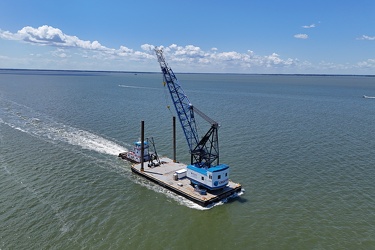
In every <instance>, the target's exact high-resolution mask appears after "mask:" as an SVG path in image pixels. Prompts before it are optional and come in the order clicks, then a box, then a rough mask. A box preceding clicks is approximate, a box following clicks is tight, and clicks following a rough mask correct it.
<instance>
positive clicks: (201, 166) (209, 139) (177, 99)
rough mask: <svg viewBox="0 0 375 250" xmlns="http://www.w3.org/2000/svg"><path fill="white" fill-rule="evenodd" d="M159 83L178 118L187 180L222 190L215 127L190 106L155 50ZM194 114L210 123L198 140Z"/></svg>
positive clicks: (223, 170)
mask: <svg viewBox="0 0 375 250" xmlns="http://www.w3.org/2000/svg"><path fill="white" fill-rule="evenodd" d="M155 53H156V56H157V58H158V62H159V64H160V68H161V72H162V74H163V79H164V82H163V84H164V85H166V86H167V87H168V90H169V93H170V96H171V98H172V102H173V105H174V107H175V109H176V113H177V116H178V119H179V121H180V123H181V126H182V130H183V132H184V134H185V138H186V140H187V143H188V146H189V151H190V155H191V163H190V165H188V166H187V174H186V176H187V178H188V179H189V180H190V181H191V183H192V184H193V185H196V186H198V187H204V188H207V189H209V190H216V189H220V188H223V187H225V186H226V185H227V184H228V182H229V166H228V165H226V164H219V141H218V129H219V124H218V123H217V122H216V121H214V120H213V119H211V118H210V117H208V116H207V115H206V114H204V113H203V112H202V111H200V110H199V109H197V108H196V107H195V106H193V105H192V104H191V103H190V101H189V99H188V97H187V96H186V95H185V93H184V91H183V89H182V87H181V85H180V84H179V82H178V80H177V77H176V75H175V74H174V73H173V71H172V69H171V68H170V67H168V64H167V63H166V61H165V58H164V56H163V51H162V50H161V49H155ZM195 115H199V116H200V117H202V118H203V119H204V120H205V121H207V122H208V123H210V125H211V127H210V129H209V130H208V132H207V133H206V134H205V135H204V136H203V137H202V138H200V137H199V135H198V130H197V124H196V121H195Z"/></svg>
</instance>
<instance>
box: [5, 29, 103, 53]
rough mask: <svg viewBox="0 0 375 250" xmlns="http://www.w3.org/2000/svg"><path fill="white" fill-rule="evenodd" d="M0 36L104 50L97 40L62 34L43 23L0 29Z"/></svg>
mask: <svg viewBox="0 0 375 250" xmlns="http://www.w3.org/2000/svg"><path fill="white" fill-rule="evenodd" d="M0 37H1V38H3V39H8V40H21V41H25V42H28V43H33V44H38V45H49V46H58V47H78V48H83V49H92V50H106V49H107V48H106V47H104V46H102V45H101V44H100V43H99V42H98V41H93V42H90V41H84V40H81V39H79V38H78V37H76V36H69V35H66V34H64V33H63V32H62V31H61V30H60V29H57V28H54V27H51V26H48V25H43V26H40V27H38V28H33V27H30V26H26V27H24V28H22V29H21V30H19V31H17V33H11V32H9V31H0Z"/></svg>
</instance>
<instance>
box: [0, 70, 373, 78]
mask: <svg viewBox="0 0 375 250" xmlns="http://www.w3.org/2000/svg"><path fill="white" fill-rule="evenodd" d="M4 71H11V72H16V71H26V72H32V71H34V72H35V71H36V72H51V73H52V72H66V73H69V72H71V73H122V74H123V73H125V74H161V73H160V72H157V71H155V72H147V71H117V70H74V69H13V68H9V69H7V68H0V74H9V73H10V72H9V73H6V72H4ZM176 73H177V74H196V75H199V74H211V75H254V76H262V75H264V76H335V77H337V76H338V77H340V76H342V77H345V76H356V77H375V74H374V75H356V74H291V73H290V74H287V73H286V74H280V73H278V74H276V73H275V74H271V73H270V74H266V73H194V72H176Z"/></svg>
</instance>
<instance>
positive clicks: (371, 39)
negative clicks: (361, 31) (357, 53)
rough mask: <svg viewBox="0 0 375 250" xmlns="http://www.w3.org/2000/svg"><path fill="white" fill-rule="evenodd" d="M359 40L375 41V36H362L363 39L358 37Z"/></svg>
mask: <svg viewBox="0 0 375 250" xmlns="http://www.w3.org/2000/svg"><path fill="white" fill-rule="evenodd" d="M357 40H368V41H375V36H366V35H362V36H361V37H358V38H357Z"/></svg>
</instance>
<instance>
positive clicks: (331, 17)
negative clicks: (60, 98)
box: [0, 0, 375, 74]
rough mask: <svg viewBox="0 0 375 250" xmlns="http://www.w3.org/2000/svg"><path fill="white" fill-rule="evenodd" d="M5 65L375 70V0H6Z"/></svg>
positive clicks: (1, 49)
mask: <svg viewBox="0 0 375 250" xmlns="http://www.w3.org/2000/svg"><path fill="white" fill-rule="evenodd" d="M0 10H1V14H0V68H26V69H73V70H115V71H151V72H158V71H159V65H158V63H157V61H156V58H155V55H154V53H153V48H154V47H155V46H158V47H163V48H164V51H165V52H164V54H165V57H166V60H167V62H168V63H169V65H170V66H171V67H172V68H173V69H174V71H175V72H220V73H270V74H274V73H291V74H294V73H309V74H310V73H312V74H374V72H375V14H374V13H375V1H373V0H341V1H339V0H315V1H301V0H298V1H297V0H284V1H282V0H279V1H276V0H274V1H271V0H233V1H221V0H217V1H208V0H200V1H197V0H189V1H182V0H174V1H173V0H159V1H151V0H139V1H126V0H122V1H120V0H119V1H117V0H114V1H111V0H106V1H95V0H91V1H89V0H87V1H83V0H74V1H72V0H65V1H48V0H12V1H0Z"/></svg>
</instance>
